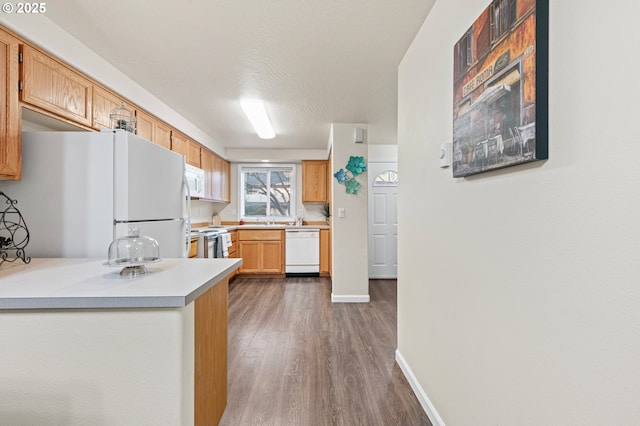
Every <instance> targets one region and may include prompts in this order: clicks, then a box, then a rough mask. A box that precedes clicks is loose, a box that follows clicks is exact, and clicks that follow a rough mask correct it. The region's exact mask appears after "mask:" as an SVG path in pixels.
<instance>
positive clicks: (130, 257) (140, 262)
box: [106, 226, 162, 276]
mask: <svg viewBox="0 0 640 426" xmlns="http://www.w3.org/2000/svg"><path fill="white" fill-rule="evenodd" d="M160 260H162V259H160V245H159V244H158V242H157V241H156V240H155V239H153V238H151V237H145V236H142V237H141V236H140V229H139V228H138V227H136V226H130V227H129V235H127V236H125V237H119V238H116V239H115V240H113V242H112V243H111V244H110V245H109V258H108V261H107V263H106V265H108V266H121V267H122V266H124V269H122V271H120V275H123V276H135V275H141V274H146V273H148V272H149V271H148V270H147V267H146V266H145V265H146V264H149V263H156V262H160Z"/></svg>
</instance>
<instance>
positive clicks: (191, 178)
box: [184, 164, 204, 198]
mask: <svg viewBox="0 0 640 426" xmlns="http://www.w3.org/2000/svg"><path fill="white" fill-rule="evenodd" d="M184 176H185V178H186V180H187V185H188V186H189V193H190V195H191V197H193V198H201V197H204V170H202V169H199V168H197V167H194V166H192V165H190V164H185V169H184Z"/></svg>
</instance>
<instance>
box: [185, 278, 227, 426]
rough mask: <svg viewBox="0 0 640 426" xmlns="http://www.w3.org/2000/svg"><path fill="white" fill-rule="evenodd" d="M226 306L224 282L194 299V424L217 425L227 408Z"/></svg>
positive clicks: (225, 283)
mask: <svg viewBox="0 0 640 426" xmlns="http://www.w3.org/2000/svg"><path fill="white" fill-rule="evenodd" d="M228 305H229V285H228V281H227V280H226V279H224V280H222V281H220V282H219V283H218V284H216V285H214V286H213V287H211V288H210V289H209V290H207V291H206V292H205V293H204V294H203V295H202V296H200V297H198V298H197V299H196V300H195V309H194V311H195V312H194V323H195V329H194V357H195V359H194V375H195V377H194V421H193V424H195V425H217V424H218V423H219V422H220V419H221V418H222V414H223V413H224V409H225V407H226V405H227V342H228V317H227V315H228Z"/></svg>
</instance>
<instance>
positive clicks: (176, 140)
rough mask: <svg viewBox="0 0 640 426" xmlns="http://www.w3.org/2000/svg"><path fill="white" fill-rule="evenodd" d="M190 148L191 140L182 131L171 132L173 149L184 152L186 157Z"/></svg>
mask: <svg viewBox="0 0 640 426" xmlns="http://www.w3.org/2000/svg"><path fill="white" fill-rule="evenodd" d="M188 150H189V142H188V141H187V137H186V136H185V135H183V134H182V133H179V132H176V131H175V130H173V131H172V132H171V151H174V152H177V153H178V154H182V155H184V156H185V157H186V156H187V152H188Z"/></svg>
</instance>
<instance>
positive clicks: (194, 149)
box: [187, 139, 200, 167]
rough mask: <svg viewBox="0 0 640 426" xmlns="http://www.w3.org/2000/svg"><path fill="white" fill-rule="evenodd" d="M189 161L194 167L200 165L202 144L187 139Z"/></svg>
mask: <svg viewBox="0 0 640 426" xmlns="http://www.w3.org/2000/svg"><path fill="white" fill-rule="evenodd" d="M187 163H189V164H191V165H192V166H194V167H200V144H199V143H198V142H195V141H192V140H191V139H189V140H187Z"/></svg>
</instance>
